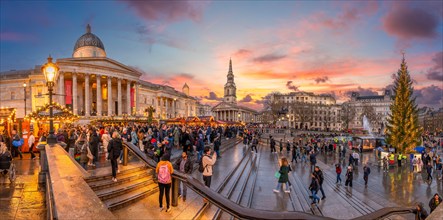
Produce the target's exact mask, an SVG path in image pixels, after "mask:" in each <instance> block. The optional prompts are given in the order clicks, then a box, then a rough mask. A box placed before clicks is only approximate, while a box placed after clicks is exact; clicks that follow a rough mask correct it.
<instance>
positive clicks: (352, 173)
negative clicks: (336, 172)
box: [346, 170, 354, 180]
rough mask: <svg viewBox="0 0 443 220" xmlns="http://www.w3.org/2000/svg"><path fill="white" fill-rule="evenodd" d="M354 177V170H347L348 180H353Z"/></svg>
mask: <svg viewBox="0 0 443 220" xmlns="http://www.w3.org/2000/svg"><path fill="white" fill-rule="evenodd" d="M352 178H354V172H352V171H349V170H348V171H346V179H348V180H352Z"/></svg>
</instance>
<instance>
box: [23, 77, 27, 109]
mask: <svg viewBox="0 0 443 220" xmlns="http://www.w3.org/2000/svg"><path fill="white" fill-rule="evenodd" d="M23 94H24V95H23V96H24V97H25V116H26V83H23Z"/></svg>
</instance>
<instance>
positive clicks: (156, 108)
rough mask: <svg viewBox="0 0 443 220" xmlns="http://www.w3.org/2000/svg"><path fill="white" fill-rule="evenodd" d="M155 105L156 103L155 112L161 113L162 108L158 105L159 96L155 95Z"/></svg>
mask: <svg viewBox="0 0 443 220" xmlns="http://www.w3.org/2000/svg"><path fill="white" fill-rule="evenodd" d="M154 105H155V114H156V115H159V114H160V108H159V106H158V97H157V96H155V97H154Z"/></svg>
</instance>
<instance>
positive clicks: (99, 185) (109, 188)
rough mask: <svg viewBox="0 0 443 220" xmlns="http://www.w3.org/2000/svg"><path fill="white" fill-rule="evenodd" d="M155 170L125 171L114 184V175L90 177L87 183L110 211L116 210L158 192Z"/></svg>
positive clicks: (140, 167) (137, 169) (140, 168)
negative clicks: (154, 177) (154, 176)
mask: <svg viewBox="0 0 443 220" xmlns="http://www.w3.org/2000/svg"><path fill="white" fill-rule="evenodd" d="M153 172H154V171H153V170H152V169H148V168H146V167H144V166H139V167H135V168H132V169H128V170H124V171H122V172H120V173H119V174H118V175H117V179H118V181H117V182H113V181H112V180H111V179H112V175H111V174H107V175H102V176H93V177H88V178H86V179H85V181H86V182H87V183H88V185H89V186H90V187H91V189H92V190H93V191H94V192H95V193H96V194H97V196H98V197H99V198H100V199H101V200H102V201H103V203H105V204H106V206H107V207H108V209H109V210H116V209H120V208H123V207H125V206H127V205H129V204H132V203H134V202H136V201H139V200H140V199H143V198H145V197H147V196H150V195H152V194H154V193H156V192H158V185H157V184H156V183H155V182H154V180H153Z"/></svg>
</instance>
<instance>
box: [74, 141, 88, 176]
mask: <svg viewBox="0 0 443 220" xmlns="http://www.w3.org/2000/svg"><path fill="white" fill-rule="evenodd" d="M88 147H89V144H88V142H87V141H86V134H81V135H80V138H79V139H78V140H77V142H76V143H75V154H80V161H79V162H80V165H82V167H83V168H84V169H86V164H87V163H88V160H89V158H88Z"/></svg>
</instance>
